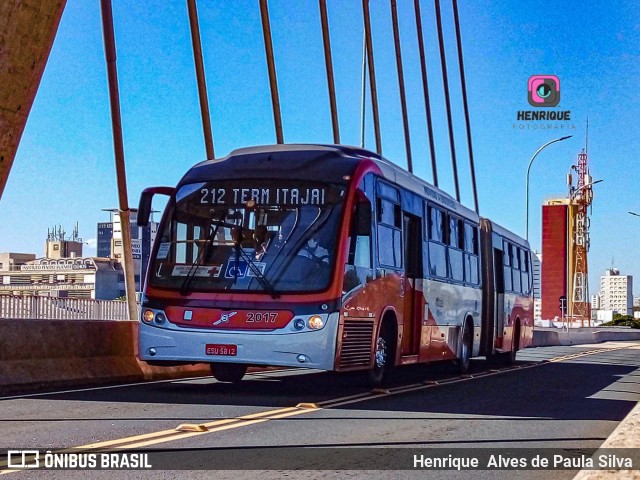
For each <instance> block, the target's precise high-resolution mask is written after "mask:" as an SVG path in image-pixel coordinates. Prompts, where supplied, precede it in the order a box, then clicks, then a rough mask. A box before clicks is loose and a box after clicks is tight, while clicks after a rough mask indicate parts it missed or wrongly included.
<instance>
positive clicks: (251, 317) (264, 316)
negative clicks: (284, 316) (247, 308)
mask: <svg viewBox="0 0 640 480" xmlns="http://www.w3.org/2000/svg"><path fill="white" fill-rule="evenodd" d="M277 318H278V314H277V313H274V312H270V313H269V312H266V313H261V312H249V313H247V323H260V322H264V323H275V322H276V319H277Z"/></svg>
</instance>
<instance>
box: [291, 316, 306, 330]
mask: <svg viewBox="0 0 640 480" xmlns="http://www.w3.org/2000/svg"><path fill="white" fill-rule="evenodd" d="M293 328H295V329H296V330H302V329H303V328H304V320H303V319H302V318H298V319H296V321H295V322H293Z"/></svg>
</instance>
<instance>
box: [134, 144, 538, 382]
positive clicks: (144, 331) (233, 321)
mask: <svg viewBox="0 0 640 480" xmlns="http://www.w3.org/2000/svg"><path fill="white" fill-rule="evenodd" d="M155 194H164V195H168V196H169V202H168V204H167V207H166V209H165V212H164V215H163V218H162V221H161V224H160V227H159V232H158V236H157V237H156V241H155V244H154V248H153V252H152V255H151V259H150V263H149V268H148V273H147V278H146V285H145V289H144V296H143V301H142V314H141V316H142V318H141V323H140V329H139V355H140V358H141V359H142V360H144V361H146V362H147V363H149V364H152V365H165V366H174V365H181V364H188V363H199V362H206V363H210V364H211V369H212V373H213V375H214V377H215V378H217V379H218V380H220V381H229V382H236V381H239V380H241V379H242V377H243V376H244V374H245V373H246V370H247V367H248V366H250V365H265V366H266V365H272V366H284V367H306V368H314V369H322V370H332V371H354V370H366V371H368V373H369V376H370V378H371V381H372V382H373V383H374V384H380V383H381V382H382V381H383V380H384V379H385V378H386V377H388V376H389V375H390V372H391V371H392V368H393V367H394V366H398V365H404V364H412V363H428V362H433V361H442V360H451V361H455V362H457V364H458V366H459V369H460V371H462V372H465V371H466V370H467V369H468V368H469V362H470V358H471V357H474V356H481V355H484V356H487V357H491V358H503V359H504V360H506V361H513V360H514V359H515V355H516V352H517V350H518V349H521V348H524V347H526V346H527V345H528V344H529V343H530V342H531V338H532V336H533V298H532V269H531V257H530V250H529V245H528V243H527V242H526V241H524V240H523V239H522V238H519V237H518V236H516V235H514V234H513V233H511V232H509V231H507V230H506V229H504V228H502V227H500V226H498V225H496V224H495V223H493V222H491V221H490V220H488V219H485V218H480V217H479V216H478V215H477V214H476V213H475V212H473V211H472V210H469V209H467V208H465V207H464V206H462V205H461V204H460V203H458V202H457V201H455V200H454V199H453V198H452V197H450V196H449V195H448V194H446V193H444V192H443V191H441V190H439V189H437V188H435V187H433V186H431V185H429V184H428V183H426V182H424V181H422V180H420V179H418V178H417V177H415V176H414V175H412V174H410V173H408V172H406V171H404V170H403V169H401V168H399V167H397V166H396V165H394V164H392V163H390V162H389V161H387V160H386V159H384V158H382V157H381V156H379V155H377V154H374V153H372V152H369V151H366V150H363V149H359V148H353V147H344V146H336V145H329V146H323V145H278V146H266V147H255V148H247V149H241V150H236V151H234V152H232V153H231V154H230V155H229V156H227V157H225V158H223V159H220V160H211V161H205V162H202V163H199V164H197V165H195V166H194V167H193V168H191V169H190V170H189V171H188V172H187V173H186V175H185V176H184V177H183V178H182V180H180V182H179V183H178V185H177V187H176V188H171V187H155V188H149V189H146V190H145V191H144V192H143V194H142V197H141V200H140V208H139V210H138V224H139V225H144V223H145V222H146V221H148V220H147V219H148V217H149V212H150V210H151V199H152V197H153V195H155Z"/></svg>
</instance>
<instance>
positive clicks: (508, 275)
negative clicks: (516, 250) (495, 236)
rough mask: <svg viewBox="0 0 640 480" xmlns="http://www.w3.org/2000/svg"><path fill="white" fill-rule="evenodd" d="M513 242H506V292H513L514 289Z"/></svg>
mask: <svg viewBox="0 0 640 480" xmlns="http://www.w3.org/2000/svg"><path fill="white" fill-rule="evenodd" d="M511 265H512V258H511V244H510V243H508V242H504V290H505V292H511V291H512V290H513V283H512V281H511V280H512V276H511Z"/></svg>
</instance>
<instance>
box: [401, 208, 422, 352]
mask: <svg viewBox="0 0 640 480" xmlns="http://www.w3.org/2000/svg"><path fill="white" fill-rule="evenodd" d="M402 224H403V225H402V226H403V230H404V270H405V279H404V284H405V287H404V292H405V295H404V322H403V324H404V326H403V335H402V354H403V355H417V354H418V352H419V348H420V329H421V326H422V315H423V311H424V295H423V293H422V285H423V282H422V280H423V271H422V219H421V218H420V217H417V216H415V215H410V214H408V213H406V212H405V213H403V217H402Z"/></svg>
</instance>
